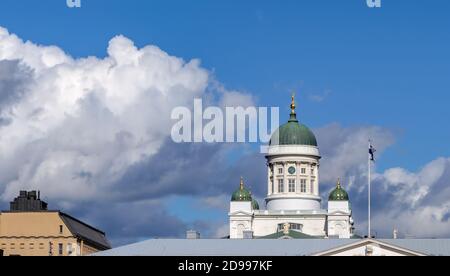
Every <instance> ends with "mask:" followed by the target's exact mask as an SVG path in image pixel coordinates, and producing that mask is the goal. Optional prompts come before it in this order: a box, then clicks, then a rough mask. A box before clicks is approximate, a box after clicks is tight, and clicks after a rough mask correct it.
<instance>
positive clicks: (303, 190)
mask: <svg viewBox="0 0 450 276" xmlns="http://www.w3.org/2000/svg"><path fill="white" fill-rule="evenodd" d="M300 192H301V193H306V179H301V180H300Z"/></svg>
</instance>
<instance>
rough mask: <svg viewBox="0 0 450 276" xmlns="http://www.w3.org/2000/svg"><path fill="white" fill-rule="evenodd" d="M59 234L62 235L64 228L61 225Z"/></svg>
mask: <svg viewBox="0 0 450 276" xmlns="http://www.w3.org/2000/svg"><path fill="white" fill-rule="evenodd" d="M59 233H60V234H63V233H64V227H63V226H62V225H60V226H59Z"/></svg>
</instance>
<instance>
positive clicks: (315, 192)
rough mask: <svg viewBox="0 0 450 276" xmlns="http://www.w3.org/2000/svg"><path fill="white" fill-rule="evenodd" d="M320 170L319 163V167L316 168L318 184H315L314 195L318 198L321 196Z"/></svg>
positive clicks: (318, 165)
mask: <svg viewBox="0 0 450 276" xmlns="http://www.w3.org/2000/svg"><path fill="white" fill-rule="evenodd" d="M319 168H320V164H319V162H317V166H316V183H315V184H314V194H315V195H316V196H319V195H320V191H319Z"/></svg>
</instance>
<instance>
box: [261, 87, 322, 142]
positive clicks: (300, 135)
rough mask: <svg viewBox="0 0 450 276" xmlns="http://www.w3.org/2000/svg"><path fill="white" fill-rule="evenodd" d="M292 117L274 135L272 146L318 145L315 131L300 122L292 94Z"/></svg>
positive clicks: (271, 140)
mask: <svg viewBox="0 0 450 276" xmlns="http://www.w3.org/2000/svg"><path fill="white" fill-rule="evenodd" d="M291 109H292V112H291V118H290V119H289V121H288V122H287V124H284V125H282V126H281V127H279V128H278V130H277V131H276V132H275V133H274V134H273V135H272V138H271V139H270V145H271V146H283V145H305V146H314V147H317V139H316V136H314V133H312V131H311V130H310V129H309V128H308V127H307V126H305V125H303V124H300V123H299V122H298V120H297V114H296V113H295V99H294V96H292V104H291Z"/></svg>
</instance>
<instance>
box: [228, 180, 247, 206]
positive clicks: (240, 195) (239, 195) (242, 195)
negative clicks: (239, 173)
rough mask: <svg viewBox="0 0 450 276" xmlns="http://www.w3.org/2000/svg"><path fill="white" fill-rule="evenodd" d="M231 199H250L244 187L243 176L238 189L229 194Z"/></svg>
mask: <svg viewBox="0 0 450 276" xmlns="http://www.w3.org/2000/svg"><path fill="white" fill-rule="evenodd" d="M231 201H252V195H251V193H250V191H248V190H247V189H246V188H245V185H244V178H242V177H241V183H240V185H239V189H238V190H237V191H235V192H234V193H233V195H232V196H231Z"/></svg>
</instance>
